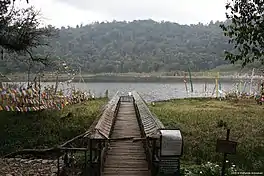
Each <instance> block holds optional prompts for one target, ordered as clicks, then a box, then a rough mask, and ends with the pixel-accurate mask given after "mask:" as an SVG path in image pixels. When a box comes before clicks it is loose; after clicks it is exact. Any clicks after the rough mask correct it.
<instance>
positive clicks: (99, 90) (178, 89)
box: [44, 82, 234, 102]
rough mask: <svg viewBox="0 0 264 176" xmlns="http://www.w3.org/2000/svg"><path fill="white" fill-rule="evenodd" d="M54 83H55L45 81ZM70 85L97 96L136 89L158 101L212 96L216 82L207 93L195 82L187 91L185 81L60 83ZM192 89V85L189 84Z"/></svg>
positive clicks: (224, 86)
mask: <svg viewBox="0 0 264 176" xmlns="http://www.w3.org/2000/svg"><path fill="white" fill-rule="evenodd" d="M44 84H49V85H50V84H54V83H44ZM69 87H75V88H77V89H80V90H83V91H89V90H90V91H91V93H93V94H94V95H95V96H96V97H100V96H104V95H105V91H106V90H108V93H109V97H112V96H113V95H114V94H115V93H116V92H117V91H119V92H120V93H121V94H128V92H130V91H133V90H136V91H137V92H139V93H140V95H141V96H142V97H143V98H144V99H145V100H146V101H148V102H149V101H158V100H166V99H172V98H186V97H189V96H196V97H201V96H211V95H212V92H213V90H214V87H215V84H214V83H210V84H209V83H208V84H207V93H205V84H204V83H193V88H194V93H193V95H190V93H188V95H187V92H186V89H185V85H184V83H165V84H162V83H108V82H107V83H72V84H71V86H69V85H67V84H60V86H59V88H60V89H63V90H66V91H67V89H69ZM233 87H234V85H233V84H232V83H230V82H229V83H222V89H223V90H225V91H228V90H231V89H232V88H233ZM188 88H189V89H190V85H188Z"/></svg>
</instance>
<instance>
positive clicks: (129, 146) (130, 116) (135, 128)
mask: <svg viewBox="0 0 264 176" xmlns="http://www.w3.org/2000/svg"><path fill="white" fill-rule="evenodd" d="M131 136H133V137H136V138H140V137H141V135H140V129H139V125H138V121H137V118H136V113H135V110H134V106H133V102H121V105H120V108H119V112H118V115H117V119H116V122H115V126H114V130H113V133H112V135H111V138H122V137H131ZM109 148H110V149H109V151H108V153H107V156H106V161H105V165H104V171H103V174H102V175H103V176H114V175H115V176H149V175H150V171H149V170H148V163H147V160H146V155H145V153H144V149H143V144H142V142H133V141H132V140H125V141H112V142H110V147H109Z"/></svg>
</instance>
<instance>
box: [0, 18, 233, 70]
mask: <svg viewBox="0 0 264 176" xmlns="http://www.w3.org/2000/svg"><path fill="white" fill-rule="evenodd" d="M220 24H221V22H215V23H214V22H210V23H209V24H207V25H204V24H201V23H199V24H195V25H180V24H177V23H171V22H155V21H153V20H139V21H133V22H125V21H124V22H117V21H113V22H101V23H99V22H95V23H93V24H89V25H77V26H76V27H75V28H72V27H61V28H60V29H58V36H56V37H55V38H52V39H50V41H49V45H50V46H47V47H42V48H38V49H36V50H34V55H35V56H44V55H49V60H50V61H51V62H58V61H59V60H63V61H66V63H67V64H68V65H70V66H71V68H79V67H81V69H82V72H86V73H100V72H117V73H120V72H123V73H124V72H163V71H166V72H168V71H176V70H184V71H186V70H187V69H188V67H190V68H191V70H192V71H202V70H209V69H213V68H215V67H217V66H219V65H223V64H226V63H228V61H225V60H224V51H225V50H230V49H231V46H230V44H228V39H227V38H226V37H225V36H224V35H223V31H222V29H221V28H220V27H219V25H220ZM19 58H20V59H19ZM21 60H23V61H26V60H27V59H26V57H25V56H24V57H23V56H19V57H18V56H16V55H12V54H8V53H4V57H2V59H1V61H0V71H1V72H3V73H9V72H26V71H27V69H28V66H29V65H30V64H25V63H24V62H21ZM30 66H31V65H30ZM52 66H54V64H50V66H48V67H47V68H46V70H51V67H52Z"/></svg>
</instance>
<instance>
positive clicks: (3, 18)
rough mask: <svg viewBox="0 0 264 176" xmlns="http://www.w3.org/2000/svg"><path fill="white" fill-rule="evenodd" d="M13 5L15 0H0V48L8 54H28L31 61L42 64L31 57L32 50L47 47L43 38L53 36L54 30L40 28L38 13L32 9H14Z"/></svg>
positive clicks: (39, 60) (49, 27)
mask: <svg viewBox="0 0 264 176" xmlns="http://www.w3.org/2000/svg"><path fill="white" fill-rule="evenodd" d="M14 3H15V0H0V10H1V12H0V46H2V48H4V49H6V50H8V51H9V52H17V53H19V54H28V55H29V56H30V58H31V59H32V61H38V62H43V59H40V58H35V57H33V55H32V49H33V48H37V47H39V46H43V45H47V43H45V38H47V37H51V36H54V34H55V33H54V28H53V27H51V26H48V27H43V28H40V24H41V20H40V19H39V16H40V15H39V12H38V11H36V10H35V9H34V8H33V7H30V8H27V9H15V8H14Z"/></svg>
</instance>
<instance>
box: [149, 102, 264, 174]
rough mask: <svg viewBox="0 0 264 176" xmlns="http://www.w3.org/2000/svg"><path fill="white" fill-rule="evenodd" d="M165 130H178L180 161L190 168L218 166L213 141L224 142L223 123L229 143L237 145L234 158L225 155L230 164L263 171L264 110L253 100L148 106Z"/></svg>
mask: <svg viewBox="0 0 264 176" xmlns="http://www.w3.org/2000/svg"><path fill="white" fill-rule="evenodd" d="M150 109H151V111H152V112H154V113H155V114H156V115H157V116H158V117H159V118H160V120H161V121H162V122H163V124H164V125H165V127H168V128H180V129H181V130H182V133H183V136H184V155H183V161H185V162H188V163H190V164H192V163H193V162H194V164H199V165H200V164H201V163H203V162H207V161H210V162H216V163H217V162H219V161H221V160H222V154H219V153H216V152H215V147H216V140H217V139H218V138H222V139H225V135H226V130H225V129H223V127H221V128H220V127H218V124H219V121H221V120H222V121H224V122H226V123H227V126H228V127H230V128H231V133H230V140H234V141H237V142H238V147H237V154H236V155H228V160H229V161H230V163H235V164H236V165H237V166H238V168H241V169H243V170H251V171H260V170H264V162H263V161H264V158H263V156H264V148H263V146H264V140H263V131H264V119H263V107H262V106H259V105H257V104H256V102H255V100H254V99H252V100H251V99H250V100H246V99H245V100H239V101H232V100H226V101H219V100H215V99H203V98H200V99H179V100H171V101H169V102H160V103H155V106H150Z"/></svg>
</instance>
